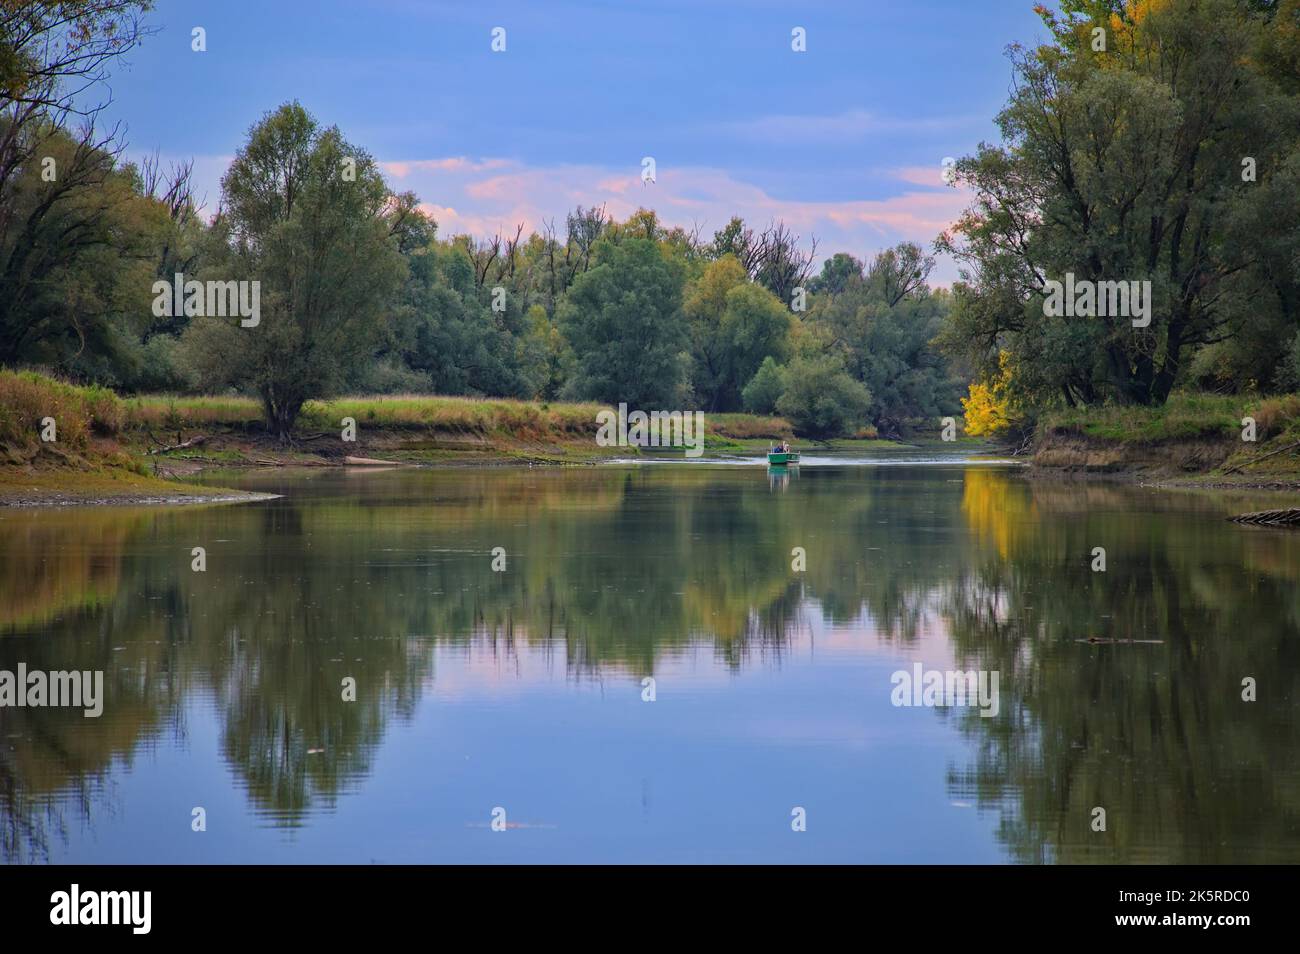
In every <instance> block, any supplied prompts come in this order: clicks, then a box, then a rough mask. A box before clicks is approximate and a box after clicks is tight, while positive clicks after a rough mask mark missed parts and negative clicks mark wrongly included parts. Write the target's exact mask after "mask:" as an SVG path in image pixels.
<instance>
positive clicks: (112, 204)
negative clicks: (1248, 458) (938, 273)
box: [0, 0, 1300, 438]
mask: <svg viewBox="0 0 1300 954" xmlns="http://www.w3.org/2000/svg"><path fill="white" fill-rule="evenodd" d="M149 8H150V4H149V3H148V2H145V0H79V2H70V3H62V4H34V3H13V2H11V3H5V4H4V6H3V8H0V9H2V10H3V12H2V13H0V366H4V367H8V368H15V369H17V368H26V369H36V370H40V371H42V372H44V373H49V374H52V375H55V376H58V377H61V378H64V379H67V380H71V381H74V382H77V383H87V384H97V385H101V386H104V387H108V388H112V389H114V390H115V391H117V392H119V393H122V394H139V393H155V392H167V393H177V394H199V393H204V394H243V395H249V396H252V397H255V398H256V399H257V400H258V401H259V403H260V405H261V407H262V408H263V412H264V417H265V421H266V424H267V426H268V428H269V429H270V430H271V431H272V432H274V433H277V434H278V435H280V436H281V437H287V436H289V435H290V434H291V433H292V432H293V429H294V426H295V424H296V422H297V420H298V416H299V413H300V412H301V410H302V407H303V405H304V404H305V403H306V402H307V401H309V400H313V399H318V398H323V397H331V396H335V395H342V394H354V395H364V394H398V393H400V394H441V395H474V396H493V397H513V398H519V399H524V400H535V401H542V402H551V401H567V400H590V401H597V402H601V403H607V404H617V403H619V402H627V403H628V404H629V406H632V407H640V408H644V409H651V408H664V409H690V410H702V411H705V412H713V413H720V412H731V411H742V410H743V411H748V412H751V413H755V414H776V415H780V416H782V417H785V418H787V419H788V420H789V421H790V422H791V423H792V424H793V425H794V427H795V430H796V433H798V434H800V435H801V436H806V437H811V438H827V437H835V436H851V435H855V434H856V435H867V434H872V435H879V436H897V435H903V434H908V433H912V432H915V431H916V430H918V429H922V428H931V429H935V428H937V422H938V419H939V418H940V417H941V416H944V415H952V414H957V415H960V414H961V413H962V411H963V409H964V410H965V413H966V424H967V430H968V431H969V432H970V433H973V434H996V433H998V432H1001V431H1005V430H1008V429H1011V428H1014V427H1017V426H1023V425H1024V424H1025V423H1026V422H1032V420H1033V419H1034V417H1035V416H1036V415H1037V414H1039V413H1041V412H1042V411H1043V410H1045V409H1050V408H1061V407H1066V408H1079V407H1085V408H1086V407H1094V406H1103V405H1112V404H1115V405H1135V406H1160V405H1163V404H1164V403H1165V402H1166V401H1167V400H1168V399H1169V398H1170V395H1171V394H1172V393H1174V392H1175V391H1176V390H1191V391H1208V392H1215V393H1232V394H1238V393H1242V394H1245V393H1249V394H1273V393H1282V392H1288V391H1293V390H1296V389H1297V388H1298V387H1300V0H1276V2H1266V0H1197V2H1192V0H1130V2H1126V3H1121V2H1118V0H1064V2H1062V3H1061V4H1060V9H1059V10H1058V11H1050V10H1048V9H1046V8H1040V9H1039V13H1040V15H1041V17H1042V19H1043V22H1044V24H1045V25H1046V27H1047V28H1048V30H1049V31H1050V36H1051V37H1052V42H1050V43H1048V44H1044V45H1040V46H1037V47H1034V48H1024V47H1019V46H1013V47H1012V48H1011V49H1010V51H1009V56H1010V61H1011V70H1012V74H1013V82H1012V87H1011V92H1010V95H1009V99H1008V101H1007V103H1006V105H1005V106H1004V108H1003V110H1002V111H1001V113H999V115H998V116H997V118H996V122H997V126H998V128H999V130H1000V131H1001V139H1002V141H1001V142H1000V143H996V144H990V143H981V144H980V145H979V146H978V148H976V149H975V150H974V151H973V152H972V153H971V154H970V155H968V156H965V157H963V158H962V159H960V160H959V161H958V162H957V163H956V165H955V168H954V175H953V176H952V179H953V185H954V186H955V187H959V188H964V189H967V190H969V192H970V194H971V196H972V201H971V204H970V206H969V208H968V209H967V211H966V213H965V214H964V215H963V216H962V217H961V218H960V219H959V220H958V221H957V222H955V223H953V225H952V227H951V228H950V229H949V230H947V231H946V232H944V233H943V234H942V235H939V236H937V237H936V238H935V240H934V242H933V245H932V246H931V247H929V248H923V247H921V246H920V245H917V244H914V243H904V244H901V245H898V246H896V247H893V248H888V249H884V250H881V251H879V252H876V253H875V254H873V255H868V256H862V257H858V256H855V255H853V254H850V253H848V252H843V251H839V252H834V253H832V254H829V255H826V254H824V253H821V252H819V249H818V248H817V243H816V242H815V240H814V238H813V237H812V236H801V235H799V234H796V233H795V232H794V231H793V230H792V229H791V228H790V227H789V226H788V225H787V224H785V223H783V222H781V221H772V222H753V223H748V222H745V221H743V220H742V219H741V218H740V217H734V218H732V219H731V220H730V221H729V222H727V223H726V224H725V225H723V226H722V227H721V228H718V229H717V230H716V231H714V232H713V233H712V235H706V234H702V230H701V228H700V227H698V226H693V227H691V228H687V227H684V226H681V225H674V224H670V223H667V222H664V221H662V220H661V219H660V217H659V216H658V215H657V214H656V212H655V211H654V210H653V209H652V208H642V209H640V210H639V211H637V212H636V213H635V214H633V215H631V216H630V217H629V218H627V219H626V220H624V221H617V220H615V219H614V218H613V217H612V216H610V215H609V214H607V212H606V210H605V208H604V207H595V208H584V207H577V208H574V209H572V210H571V211H570V212H569V213H568V214H567V215H566V216H565V218H564V221H563V222H559V221H547V222H543V223H539V224H538V225H537V226H536V227H535V228H534V229H532V230H531V231H526V228H525V225H524V224H523V223H520V224H518V225H517V226H516V227H515V228H514V229H513V231H512V232H502V233H499V234H496V235H491V236H472V235H466V234H450V235H448V234H443V233H442V232H441V230H440V228H439V223H438V222H437V221H436V220H435V219H434V217H432V216H431V215H430V214H429V213H428V212H427V211H425V207H424V205H423V202H424V201H427V200H430V199H436V197H428V196H423V197H422V196H417V195H415V194H413V193H411V192H403V193H397V192H394V191H393V189H392V188H391V186H390V184H389V182H388V181H387V180H386V178H385V175H384V173H383V169H382V166H381V163H380V162H379V161H378V160H377V159H376V158H375V157H374V156H373V155H372V154H371V153H370V152H368V151H367V149H366V148H365V145H364V144H362V143H358V142H353V141H351V140H350V139H348V138H347V136H346V134H345V132H344V131H343V130H340V129H339V128H337V127H336V126H334V125H330V124H329V117H327V116H321V117H318V116H313V115H311V113H309V112H308V111H307V110H306V109H305V108H304V107H303V106H302V105H301V104H300V103H299V102H297V101H295V100H292V99H290V100H289V101H286V102H284V103H283V104H282V105H280V106H279V107H278V108H276V109H274V110H272V111H270V112H268V113H267V114H265V115H263V116H260V117H250V121H251V125H250V126H249V129H248V132H247V135H246V137H245V139H244V141H243V142H242V143H241V144H240V146H239V148H238V151H237V153H236V155H235V158H234V160H233V162H231V164H230V165H229V167H228V168H227V170H226V171H225V174H224V176H223V177H222V179H221V190H220V195H219V197H217V198H216V199H215V200H214V201H213V204H212V206H211V207H209V206H207V205H205V204H203V203H202V202H201V201H200V200H199V199H197V198H196V196H195V194H194V188H193V165H192V163H190V162H179V163H177V162H172V163H170V164H168V163H165V162H164V161H163V160H162V159H161V158H160V156H159V154H158V153H157V152H154V153H153V154H151V155H145V157H144V158H138V157H137V158H131V157H130V155H128V146H127V143H126V142H125V141H124V137H123V136H122V134H121V131H120V130H119V129H117V128H105V126H104V124H103V123H102V122H101V121H100V113H101V109H102V105H100V104H97V103H96V102H95V101H94V93H95V91H96V89H97V88H98V86H99V85H100V84H102V82H103V81H104V80H106V79H107V78H108V77H109V75H110V73H111V68H112V66H113V65H114V62H115V61H116V60H117V59H118V58H119V57H121V56H122V55H123V54H124V53H126V52H127V51H129V50H130V49H131V48H132V47H134V46H135V45H136V44H139V43H144V42H149V40H150V33H151V30H150V27H149V26H148V24H147V14H148V13H149ZM937 256H951V257H952V258H954V259H955V260H956V261H957V262H958V263H959V265H960V269H961V272H960V274H961V277H960V279H959V280H958V281H956V282H955V283H953V284H952V287H951V288H944V287H936V286H935V285H933V284H932V283H931V275H932V271H933V269H934V267H935V263H936V257H937ZM1067 273H1068V274H1070V275H1072V276H1076V277H1078V278H1079V279H1081V280H1084V281H1096V282H1131V283H1136V282H1144V283H1150V284H1149V287H1150V289H1151V300H1150V301H1149V302H1148V305H1149V307H1150V309H1151V315H1150V321H1149V322H1148V323H1147V324H1146V325H1145V326H1143V327H1134V326H1133V325H1132V324H1131V323H1130V322H1129V321H1128V320H1126V319H1125V318H1124V317H1122V316H1110V317H1094V318H1079V317H1076V316H1073V315H1068V316H1067V315H1062V314H1055V313H1053V309H1050V308H1045V307H1044V298H1045V294H1046V293H1045V291H1044V289H1045V287H1046V286H1047V285H1048V283H1050V282H1052V281H1054V280H1058V279H1060V278H1061V277H1062V276H1064V275H1066V274H1067ZM173 282H176V283H188V282H198V283H207V284H208V287H211V283H221V284H222V285H223V286H228V285H229V283H256V286H257V290H258V292H259V297H260V312H261V315H260V320H259V321H258V322H256V325H255V326H253V325H252V323H250V322H248V321H244V322H241V321H240V320H239V317H238V316H237V315H224V316H223V315H211V314H206V313H205V309H204V307H203V300H202V297H201V296H194V297H193V298H191V297H189V296H187V297H186V301H185V305H184V307H183V308H177V309H173V308H168V309H165V311H164V313H162V314H159V313H158V312H159V311H160V310H159V309H157V308H155V307H154V302H155V297H156V292H155V286H157V285H158V283H165V284H166V285H168V286H170V285H171V284H172V283H173ZM186 287H187V286H186ZM231 287H233V286H231ZM241 287H244V286H241Z"/></svg>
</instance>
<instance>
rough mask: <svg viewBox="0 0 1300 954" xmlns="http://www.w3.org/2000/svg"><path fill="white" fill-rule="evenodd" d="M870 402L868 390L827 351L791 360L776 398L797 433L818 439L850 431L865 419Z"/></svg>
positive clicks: (777, 408)
mask: <svg viewBox="0 0 1300 954" xmlns="http://www.w3.org/2000/svg"><path fill="white" fill-rule="evenodd" d="M870 406H871V394H870V392H868V391H867V389H866V388H865V387H863V386H862V384H861V383H859V382H858V381H855V380H853V378H852V377H851V376H850V375H849V374H848V373H847V372H846V371H845V370H844V368H843V366H842V365H841V364H840V362H839V360H838V359H836V358H834V357H831V356H827V355H823V356H819V357H814V358H803V357H800V358H796V359H795V360H794V361H792V362H791V364H790V367H789V369H788V370H787V371H786V389H785V393H783V394H782V395H781V397H780V399H779V400H778V401H777V402H776V410H777V413H779V414H780V415H781V416H782V417H784V418H786V419H788V420H789V421H790V423H791V424H792V425H793V426H794V430H795V433H796V434H799V435H801V436H803V437H811V438H815V439H819V440H825V439H827V438H831V437H840V436H843V435H845V434H849V433H851V432H852V431H853V429H854V428H856V427H858V426H860V425H861V424H862V423H863V422H864V421H865V420H866V417H867V411H868V409H869V408H870Z"/></svg>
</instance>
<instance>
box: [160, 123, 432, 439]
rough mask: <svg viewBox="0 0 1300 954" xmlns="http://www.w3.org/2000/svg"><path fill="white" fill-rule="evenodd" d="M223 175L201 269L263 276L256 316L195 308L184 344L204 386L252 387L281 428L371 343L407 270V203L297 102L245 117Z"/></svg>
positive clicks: (364, 157)
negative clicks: (217, 252) (217, 248)
mask: <svg viewBox="0 0 1300 954" xmlns="http://www.w3.org/2000/svg"><path fill="white" fill-rule="evenodd" d="M221 185H222V206H223V209H224V212H223V215H222V217H221V219H220V220H219V221H218V222H217V223H215V224H214V227H215V228H219V229H220V230H221V232H222V234H224V235H225V237H226V239H227V241H226V243H225V252H226V254H225V255H224V257H223V258H222V260H220V261H217V262H214V263H213V265H212V266H211V267H210V268H209V270H208V272H207V276H208V277H209V278H212V277H216V278H218V279H220V280H245V281H260V282H261V296H260V297H261V316H260V321H259V323H258V324H257V325H256V326H255V327H241V324H240V321H239V319H238V318H235V319H221V318H215V317H211V316H209V317H205V318H203V319H202V320H195V321H193V322H192V323H191V325H190V327H189V329H187V331H186V333H185V340H184V344H185V346H186V347H185V353H186V355H187V357H188V361H189V364H190V367H191V368H192V369H193V370H194V372H195V374H196V377H197V379H198V381H199V382H200V383H201V384H203V385H204V386H207V387H213V386H222V385H226V386H236V387H240V388H245V389H248V390H251V391H253V392H254V393H256V394H257V395H258V397H259V398H260V399H261V402H262V407H263V412H264V415H265V418H266V423H267V426H268V428H269V429H270V430H271V431H273V432H274V433H276V434H278V435H279V436H280V438H281V439H287V438H288V437H289V435H290V434H291V432H292V429H293V426H294V422H295V421H296V420H297V417H298V412H299V411H300V410H301V409H302V405H303V403H304V402H306V401H308V400H310V399H312V398H317V397H325V396H328V395H330V394H332V393H335V392H336V391H337V390H338V389H339V388H340V387H341V386H342V385H343V384H344V382H345V381H346V380H347V379H348V377H349V375H350V373H352V372H353V370H354V369H355V368H357V367H358V366H359V365H360V364H362V363H363V362H365V361H367V360H369V358H370V357H371V356H372V355H373V354H374V349H375V346H376V344H377V342H378V341H379V340H380V338H381V330H382V327H383V324H384V322H385V320H386V318H387V316H388V314H389V311H390V306H391V304H392V303H393V299H394V296H395V293H396V292H397V291H398V289H399V287H400V285H401V282H402V279H403V276H404V272H405V270H406V263H405V259H404V257H403V255H402V253H401V249H400V247H399V238H400V237H401V236H402V235H403V234H405V229H404V225H403V222H404V221H405V218H406V217H407V216H408V215H409V214H410V209H409V207H405V206H403V204H401V203H393V202H391V201H390V199H391V197H390V193H389V190H388V187H387V184H386V183H385V182H384V179H383V177H382V176H381V175H380V173H379V170H378V168H377V167H376V165H375V162H374V160H373V159H372V158H371V157H370V156H369V155H368V154H367V153H366V152H365V151H364V150H362V149H360V148H358V147H357V146H354V145H352V144H351V143H348V142H347V141H346V140H344V139H343V136H342V135H341V134H340V132H339V131H338V129H337V128H334V127H331V128H328V129H323V128H321V127H320V126H319V125H318V124H317V122H316V120H315V119H313V118H312V116H311V115H310V114H308V113H307V111H306V110H305V109H303V108H302V106H300V105H299V104H298V103H296V102H295V103H289V104H286V105H284V106H281V107H280V108H279V109H278V110H276V111H275V112H273V113H270V114H268V115H267V116H265V117H264V118H263V119H262V120H261V121H259V122H258V123H257V124H256V125H254V126H253V128H252V129H251V130H250V131H249V137H248V142H247V143H246V144H245V145H244V147H243V148H242V149H240V150H239V153H238V154H237V155H236V157H235V160H234V162H233V163H232V164H231V166H230V169H229V170H228V171H227V173H226V175H225V177H224V178H223V179H222V183H221ZM403 209H405V211H403Z"/></svg>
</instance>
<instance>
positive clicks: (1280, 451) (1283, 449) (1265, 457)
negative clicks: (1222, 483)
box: [1223, 441, 1300, 474]
mask: <svg viewBox="0 0 1300 954" xmlns="http://www.w3.org/2000/svg"><path fill="white" fill-rule="evenodd" d="M1298 447H1300V441H1296V442H1295V443H1294V444H1287V445H1286V446H1285V447H1279V448H1278V449H1277V450H1271V451H1269V452H1268V453H1267V454H1261V455H1260V456H1259V457H1253V458H1251V459H1250V460H1248V461H1243V462H1242V463H1240V464H1233V465H1232V466H1231V467H1225V468H1224V470H1223V472H1224V473H1225V474H1230V473H1232V472H1233V471H1234V470H1235V471H1240V470H1241V469H1242V468H1243V467H1249V466H1251V465H1252V464H1258V463H1259V462H1260V461H1261V460H1268V459H1269V458H1270V457H1276V456H1277V455H1278V454H1285V453H1286V452H1287V451H1289V450H1295V449H1296V448H1298Z"/></svg>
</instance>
